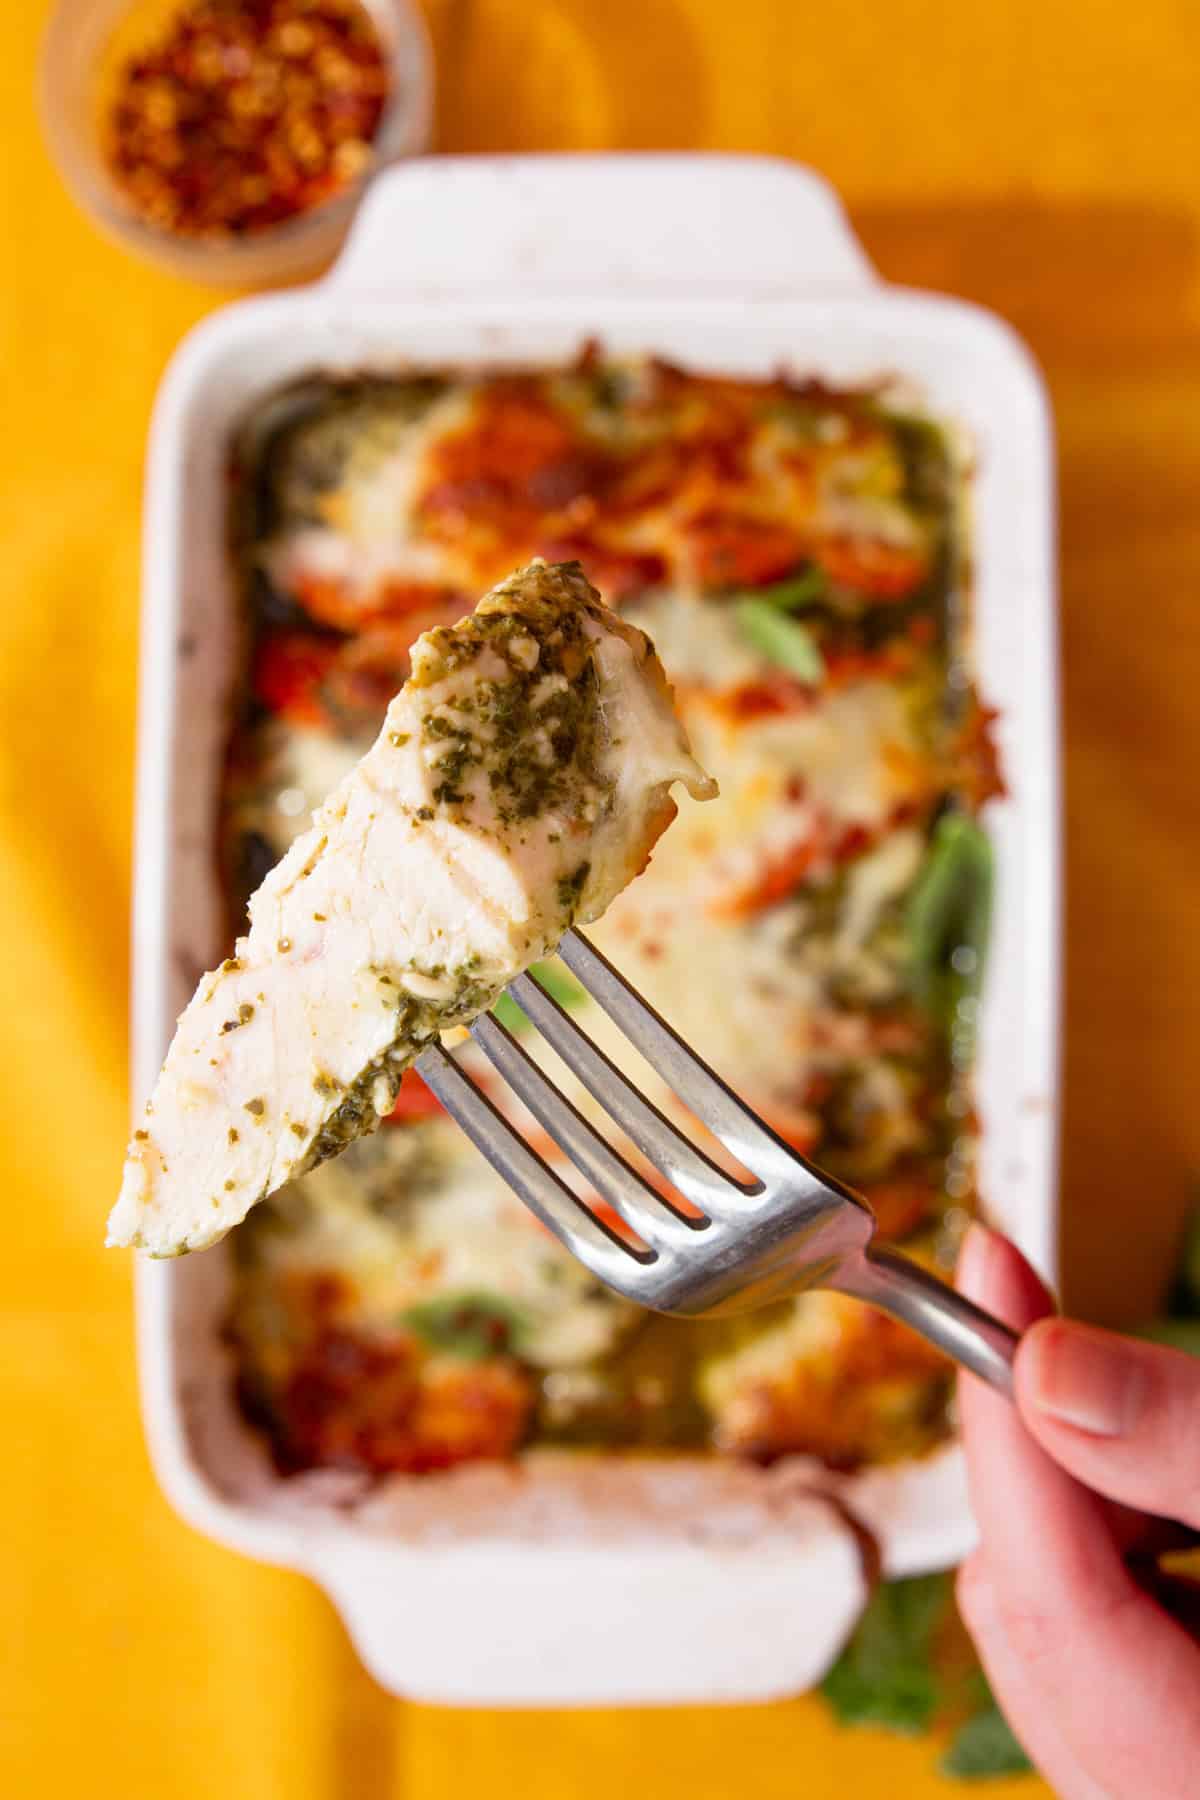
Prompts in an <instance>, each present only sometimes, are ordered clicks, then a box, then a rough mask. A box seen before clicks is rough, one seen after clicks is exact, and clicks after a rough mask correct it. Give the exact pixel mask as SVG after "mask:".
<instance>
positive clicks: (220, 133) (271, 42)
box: [104, 0, 388, 237]
mask: <svg viewBox="0 0 1200 1800" xmlns="http://www.w3.org/2000/svg"><path fill="white" fill-rule="evenodd" d="M387 96H388V70H387V64H386V61H385V56H384V50H383V46H382V44H381V42H380V39H379V34H378V32H377V31H376V28H375V26H374V24H373V23H372V21H371V18H370V15H369V14H368V13H367V11H366V9H365V7H364V6H363V5H362V3H361V0H192V3H191V4H188V5H186V6H185V7H184V8H183V10H182V11H181V12H179V13H178V14H176V15H175V17H174V18H173V20H172V23H171V25H170V27H169V30H168V31H167V34H166V35H165V36H164V37H162V38H161V39H159V40H158V42H157V43H156V44H154V45H153V46H152V47H150V48H149V49H146V50H144V51H142V52H141V53H140V54H138V55H136V56H133V57H130V58H129V59H128V60H127V61H126V62H125V63H124V64H123V65H122V67H121V68H120V69H119V71H118V73H117V77H116V89H115V94H114V97H113V100H112V103H111V106H110V110H109V114H108V119H107V121H106V132H105V146H104V147H105V153H106V155H107V159H108V164H109V168H110V171H111V173H112V176H113V179H114V180H115V181H116V183H117V185H118V186H119V187H120V188H121V189H122V191H123V192H124V194H125V195H126V197H127V199H128V200H129V201H130V203H131V204H132V206H133V207H134V209H135V211H136V212H138V213H139V214H140V215H141V217H142V218H143V219H145V220H146V221H147V222H148V223H149V224H152V225H157V226H159V227H161V228H162V229H163V230H167V231H174V232H179V233H181V234H183V235H185V236H191V237H230V236H232V237H240V236H244V235H248V234H251V233H254V232H257V231H266V230H269V229H270V228H271V227H272V226H274V225H279V224H281V223H282V222H283V221H284V220H286V219H290V218H293V217H295V215H296V214H297V213H302V212H307V211H308V210H309V209H310V208H312V207H314V206H319V205H320V204H321V203H322V201H325V200H328V199H330V198H331V197H332V196H333V195H334V194H336V193H338V192H339V191H340V190H341V189H343V188H345V187H347V186H349V184H350V183H351V182H353V181H354V180H355V179H356V178H357V177H358V176H359V175H360V174H361V173H362V171H363V169H364V168H365V167H366V165H367V163H368V162H369V160H370V155H371V142H372V139H373V138H374V136H375V133H376V132H377V130H378V129H379V122H380V119H381V117H382V114H383V109H384V105H385V102H386V100H387Z"/></svg>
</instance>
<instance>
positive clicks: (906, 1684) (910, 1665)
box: [820, 1574, 951, 1734]
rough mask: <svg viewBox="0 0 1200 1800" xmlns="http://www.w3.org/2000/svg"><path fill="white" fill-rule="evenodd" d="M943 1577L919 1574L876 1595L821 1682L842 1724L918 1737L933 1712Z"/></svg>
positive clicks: (945, 1598) (945, 1592)
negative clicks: (934, 1650)
mask: <svg viewBox="0 0 1200 1800" xmlns="http://www.w3.org/2000/svg"><path fill="white" fill-rule="evenodd" d="M950 1592H951V1588H950V1577H949V1576H948V1575H944V1574H942V1575H919V1576H916V1577H914V1578H913V1579H911V1580H908V1581H888V1582H884V1583H883V1584H882V1585H881V1586H879V1587H878V1588H876V1590H875V1592H874V1594H873V1595H872V1597H871V1599H870V1601H869V1603H868V1605H867V1608H866V1610H865V1612H864V1613H863V1615H862V1618H861V1619H860V1620H859V1622H858V1624H857V1626H856V1627H855V1630H854V1633H853V1635H852V1636H851V1638H850V1640H849V1642H848V1643H847V1644H846V1647H845V1649H844V1650H843V1651H842V1653H841V1655H840V1656H839V1657H838V1659H837V1661H836V1662H835V1663H834V1665H833V1667H832V1668H831V1669H830V1671H829V1673H828V1674H827V1675H826V1677H825V1679H824V1681H823V1682H822V1683H821V1689H820V1691H821V1693H822V1694H823V1695H824V1697H825V1699H826V1700H827V1701H828V1703H829V1705H830V1706H831V1707H832V1708H833V1711H834V1713H835V1714H836V1716H837V1717H838V1719H839V1720H840V1721H841V1722H842V1724H843V1725H879V1726H883V1727H885V1728H886V1729H887V1730H889V1731H897V1732H903V1733H905V1734H912V1733H915V1732H919V1731H923V1730H925V1728H926V1727H927V1726H928V1725H929V1723H930V1721H931V1720H932V1718H933V1716H934V1713H935V1712H936V1711H937V1706H938V1700H939V1684H938V1679H937V1675H936V1673H935V1671H934V1668H933V1662H932V1656H931V1651H932V1646H933V1639H934V1636H935V1633H936V1632H937V1629H938V1627H939V1625H940V1624H941V1622H942V1620H943V1619H944V1618H945V1617H946V1614H947V1611H948V1608H949V1605H950Z"/></svg>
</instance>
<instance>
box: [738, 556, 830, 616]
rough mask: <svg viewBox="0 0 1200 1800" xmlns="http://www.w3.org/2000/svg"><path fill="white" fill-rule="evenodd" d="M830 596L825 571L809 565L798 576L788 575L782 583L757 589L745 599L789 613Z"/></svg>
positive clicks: (811, 564) (775, 582) (815, 564)
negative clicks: (791, 610)
mask: <svg viewBox="0 0 1200 1800" xmlns="http://www.w3.org/2000/svg"><path fill="white" fill-rule="evenodd" d="M828 596H829V580H828V577H827V576H826V574H825V571H824V569H822V568H821V566H820V564H819V563H809V565H808V567H807V568H806V569H802V570H801V571H800V573H799V574H798V575H788V576H786V577H785V578H784V580H782V581H773V582H772V583H771V585H770V586H769V587H763V588H755V589H754V590H753V592H752V593H747V594H745V595H744V596H743V598H744V599H746V600H761V601H763V602H764V603H765V604H766V605H767V606H776V607H778V608H779V609H780V611H781V612H788V611H790V609H791V608H792V607H794V606H813V605H815V604H816V602H817V601H819V600H825V599H827V598H828Z"/></svg>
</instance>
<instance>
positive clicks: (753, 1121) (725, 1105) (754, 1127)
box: [558, 931, 796, 1175]
mask: <svg viewBox="0 0 1200 1800" xmlns="http://www.w3.org/2000/svg"><path fill="white" fill-rule="evenodd" d="M558 954H559V956H561V957H562V960H563V961H564V962H565V963H566V965H567V967H568V969H570V971H571V973H572V975H574V976H575V977H576V979H577V980H578V981H579V982H581V983H582V985H583V986H584V987H585V988H586V989H587V992H588V993H589V994H590V995H591V996H592V999H593V1000H594V1001H595V1002H596V1004H597V1005H598V1006H601V1007H603V1008H604V1011H605V1012H606V1013H607V1014H608V1016H609V1018H610V1019H611V1020H612V1021H613V1023H614V1024H615V1025H618V1026H620V1028H621V1030H622V1031H623V1032H624V1033H625V1036H626V1037H627V1038H628V1039H629V1041H630V1043H631V1044H632V1045H633V1046H634V1048H635V1049H636V1050H639V1051H640V1052H641V1054H642V1055H643V1056H644V1057H645V1058H646V1061H647V1062H648V1063H649V1064H650V1066H651V1068H653V1069H655V1070H656V1071H657V1072H658V1074H659V1075H661V1076H662V1078H663V1080H664V1081H665V1082H666V1083H667V1085H668V1086H669V1087H670V1088H672V1089H673V1090H674V1092H675V1093H676V1094H678V1096H679V1098H680V1099H681V1100H682V1101H683V1103H684V1105H685V1106H688V1107H690V1108H691V1110H692V1112H694V1113H695V1114H696V1117H697V1118H699V1119H703V1121H704V1123H705V1125H707V1127H708V1129H709V1130H710V1131H711V1132H712V1133H713V1134H714V1136H716V1137H718V1138H720V1140H721V1142H722V1143H723V1144H725V1145H726V1147H727V1148H728V1149H730V1150H732V1151H733V1154H734V1155H735V1156H736V1157H737V1159H738V1161H739V1162H742V1163H744V1164H745V1166H746V1167H747V1168H748V1169H751V1170H753V1171H754V1173H755V1174H756V1175H762V1174H763V1173H764V1170H765V1171H767V1172H770V1173H775V1172H776V1171H778V1169H779V1167H780V1160H781V1158H782V1159H783V1161H784V1163H785V1164H786V1165H787V1166H789V1167H793V1168H794V1166H795V1162H796V1156H795V1152H794V1151H792V1150H789V1149H788V1147H787V1145H786V1144H785V1143H784V1142H783V1140H782V1138H780V1137H777V1136H776V1134H775V1133H774V1132H773V1131H772V1130H771V1128H770V1126H769V1125H766V1124H764V1122H763V1121H762V1119H760V1118H759V1116H758V1114H757V1113H756V1112H754V1111H753V1110H752V1109H751V1108H750V1107H748V1106H747V1105H746V1104H745V1103H744V1102H743V1101H741V1100H739V1099H738V1097H737V1095H736V1094H735V1093H734V1092H733V1090H732V1089H731V1088H728V1087H726V1085H725V1083H724V1082H723V1081H722V1080H721V1078H720V1076H719V1075H714V1073H713V1071H712V1070H711V1069H710V1068H709V1067H708V1064H707V1063H704V1062H702V1061H701V1060H700V1058H699V1057H698V1056H697V1055H696V1053H695V1051H694V1050H691V1049H689V1048H688V1046H687V1045H686V1044H685V1043H684V1041H683V1039H682V1038H681V1037H679V1036H678V1035H677V1034H676V1033H675V1032H674V1031H672V1029H671V1027H670V1026H669V1025H668V1024H667V1022H666V1020H665V1019H662V1018H660V1017H659V1015H658V1013H656V1012H655V1011H654V1008H653V1007H652V1006H649V1005H647V1003H646V1001H645V1000H643V999H642V997H641V995H640V994H639V993H638V992H637V991H636V990H635V989H634V988H631V987H630V985H629V983H628V982H627V981H626V980H625V979H624V977H623V976H621V975H619V974H618V973H617V971H616V970H615V969H614V968H613V966H612V964H611V963H610V962H609V961H608V960H607V958H606V957H603V956H601V954H600V952H599V951H598V950H596V949H594V948H593V946H592V945H591V944H589V943H588V941H587V939H586V938H585V937H581V936H580V934H579V933H578V932H577V931H568V933H567V935H566V936H565V937H564V938H563V940H562V942H561V943H560V944H559V946H558ZM601 1098H606V1096H601ZM631 1135H632V1134H631ZM636 1141H637V1140H636V1138H635V1139H634V1142H635V1143H636Z"/></svg>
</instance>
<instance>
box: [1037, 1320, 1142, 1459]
mask: <svg viewBox="0 0 1200 1800" xmlns="http://www.w3.org/2000/svg"><path fill="white" fill-rule="evenodd" d="M1022 1361H1023V1362H1024V1365H1025V1368H1024V1371H1023V1375H1024V1392H1025V1394H1026V1396H1027V1397H1028V1399H1029V1400H1030V1401H1031V1402H1032V1404H1033V1405H1034V1406H1036V1408H1037V1409H1038V1411H1039V1412H1041V1413H1045V1414H1046V1416H1047V1417H1048V1418H1051V1419H1056V1420H1057V1421H1058V1423H1059V1424H1060V1425H1073V1426H1074V1427H1075V1429H1076V1431H1087V1432H1090V1433H1091V1435H1092V1436H1093V1437H1124V1435H1125V1434H1126V1433H1127V1432H1128V1431H1131V1430H1132V1429H1133V1426H1134V1425H1135V1423H1136V1422H1137V1419H1138V1416H1139V1414H1140V1412H1141V1410H1142V1399H1143V1389H1144V1386H1145V1377H1144V1375H1143V1373H1142V1368H1141V1364H1140V1362H1139V1360H1138V1356H1137V1353H1136V1350H1135V1349H1134V1347H1133V1346H1132V1345H1129V1344H1127V1343H1126V1342H1125V1341H1124V1340H1123V1339H1122V1338H1119V1337H1116V1336H1114V1335H1113V1333H1112V1332H1109V1331H1099V1330H1097V1329H1095V1328H1094V1327H1092V1326H1089V1325H1074V1324H1071V1323H1070V1322H1069V1321H1067V1320H1065V1319H1064V1320H1055V1321H1054V1322H1052V1323H1049V1324H1046V1325H1042V1326H1039V1327H1038V1329H1037V1330H1036V1331H1034V1332H1033V1333H1032V1334H1031V1336H1030V1337H1029V1339H1028V1340H1027V1342H1026V1344H1025V1346H1024V1349H1023V1356H1022Z"/></svg>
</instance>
